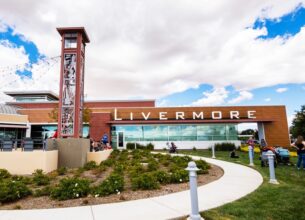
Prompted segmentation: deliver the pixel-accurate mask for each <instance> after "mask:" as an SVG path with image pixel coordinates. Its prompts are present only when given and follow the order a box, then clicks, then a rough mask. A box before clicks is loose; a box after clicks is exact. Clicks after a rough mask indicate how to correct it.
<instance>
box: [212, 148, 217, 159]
mask: <svg viewBox="0 0 305 220" xmlns="http://www.w3.org/2000/svg"><path fill="white" fill-rule="evenodd" d="M212 158H213V159H215V158H216V157H215V145H212Z"/></svg>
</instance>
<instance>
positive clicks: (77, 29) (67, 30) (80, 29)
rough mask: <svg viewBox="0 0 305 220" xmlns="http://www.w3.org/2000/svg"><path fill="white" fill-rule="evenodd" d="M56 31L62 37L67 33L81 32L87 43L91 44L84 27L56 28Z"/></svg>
mask: <svg viewBox="0 0 305 220" xmlns="http://www.w3.org/2000/svg"><path fill="white" fill-rule="evenodd" d="M56 30H57V31H58V33H59V34H60V35H61V36H62V35H63V34H66V33H75V32H80V33H82V35H83V39H84V42H85V43H89V42H90V40H89V37H88V34H87V32H86V30H85V28H84V27H58V28H56Z"/></svg>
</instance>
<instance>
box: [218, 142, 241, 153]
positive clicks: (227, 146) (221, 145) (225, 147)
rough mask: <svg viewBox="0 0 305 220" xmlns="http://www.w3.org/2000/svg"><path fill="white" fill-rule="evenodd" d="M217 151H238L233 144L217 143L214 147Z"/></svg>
mask: <svg viewBox="0 0 305 220" xmlns="http://www.w3.org/2000/svg"><path fill="white" fill-rule="evenodd" d="M214 147H215V150H216V151H232V150H234V149H236V146H235V144H233V143H217V144H215V145H214Z"/></svg>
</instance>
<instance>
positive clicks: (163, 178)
mask: <svg viewBox="0 0 305 220" xmlns="http://www.w3.org/2000/svg"><path fill="white" fill-rule="evenodd" d="M153 175H154V176H155V178H156V179H157V181H158V182H159V183H161V184H167V183H170V175H169V173H167V172H165V171H162V170H160V171H155V172H153Z"/></svg>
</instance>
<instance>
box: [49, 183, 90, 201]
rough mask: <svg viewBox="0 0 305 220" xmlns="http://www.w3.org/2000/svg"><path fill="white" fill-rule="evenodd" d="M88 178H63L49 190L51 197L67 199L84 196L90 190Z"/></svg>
mask: <svg viewBox="0 0 305 220" xmlns="http://www.w3.org/2000/svg"><path fill="white" fill-rule="evenodd" d="M89 184H90V183H89V180H87V179H79V178H64V179H62V180H60V182H59V184H58V186H57V187H55V188H54V189H52V190H51V197H52V198H53V199H57V200H67V199H76V198H81V197H85V196H87V195H88V193H89V191H90V187H89Z"/></svg>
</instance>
